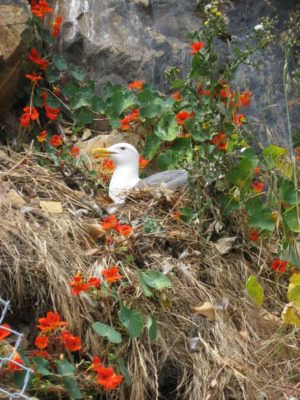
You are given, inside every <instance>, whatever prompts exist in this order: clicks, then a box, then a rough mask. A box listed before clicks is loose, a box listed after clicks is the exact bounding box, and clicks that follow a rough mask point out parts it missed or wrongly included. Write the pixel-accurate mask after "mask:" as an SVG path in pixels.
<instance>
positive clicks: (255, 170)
mask: <svg viewBox="0 0 300 400" xmlns="http://www.w3.org/2000/svg"><path fill="white" fill-rule="evenodd" d="M259 173H260V167H256V168H254V170H253V174H254V175H258V174H259Z"/></svg>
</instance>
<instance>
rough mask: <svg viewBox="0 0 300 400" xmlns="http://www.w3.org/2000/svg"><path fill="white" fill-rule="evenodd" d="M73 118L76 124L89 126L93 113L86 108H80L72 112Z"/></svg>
mask: <svg viewBox="0 0 300 400" xmlns="http://www.w3.org/2000/svg"><path fill="white" fill-rule="evenodd" d="M73 117H74V119H75V120H76V121H77V122H79V123H81V124H83V125H85V124H90V123H91V122H92V121H93V118H94V113H93V111H91V110H90V109H88V108H87V107H81V108H79V109H78V110H75V111H74V113H73Z"/></svg>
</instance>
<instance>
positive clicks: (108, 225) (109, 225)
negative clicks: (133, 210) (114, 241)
mask: <svg viewBox="0 0 300 400" xmlns="http://www.w3.org/2000/svg"><path fill="white" fill-rule="evenodd" d="M102 221H103V222H100V226H101V227H102V229H104V230H105V231H108V230H109V229H114V228H115V227H116V226H117V225H118V224H119V222H118V220H117V218H116V216H115V215H110V216H109V217H103V218H102Z"/></svg>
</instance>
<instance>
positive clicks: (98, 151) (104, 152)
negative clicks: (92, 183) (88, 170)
mask: <svg viewBox="0 0 300 400" xmlns="http://www.w3.org/2000/svg"><path fill="white" fill-rule="evenodd" d="M91 154H92V156H93V157H95V158H106V157H109V156H110V155H111V154H115V153H114V152H113V151H111V150H108V149H105V148H101V147H96V148H95V149H93V150H92V152H91Z"/></svg>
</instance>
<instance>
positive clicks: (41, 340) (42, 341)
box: [34, 335, 49, 349]
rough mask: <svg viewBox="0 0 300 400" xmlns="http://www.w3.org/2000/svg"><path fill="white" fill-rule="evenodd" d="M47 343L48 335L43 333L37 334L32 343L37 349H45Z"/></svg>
mask: <svg viewBox="0 0 300 400" xmlns="http://www.w3.org/2000/svg"><path fill="white" fill-rule="evenodd" d="M48 343H49V339H48V336H45V335H42V336H37V338H36V339H35V341H34V344H35V346H36V347H37V348H38V349H45V348H46V347H47V346H48Z"/></svg>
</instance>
